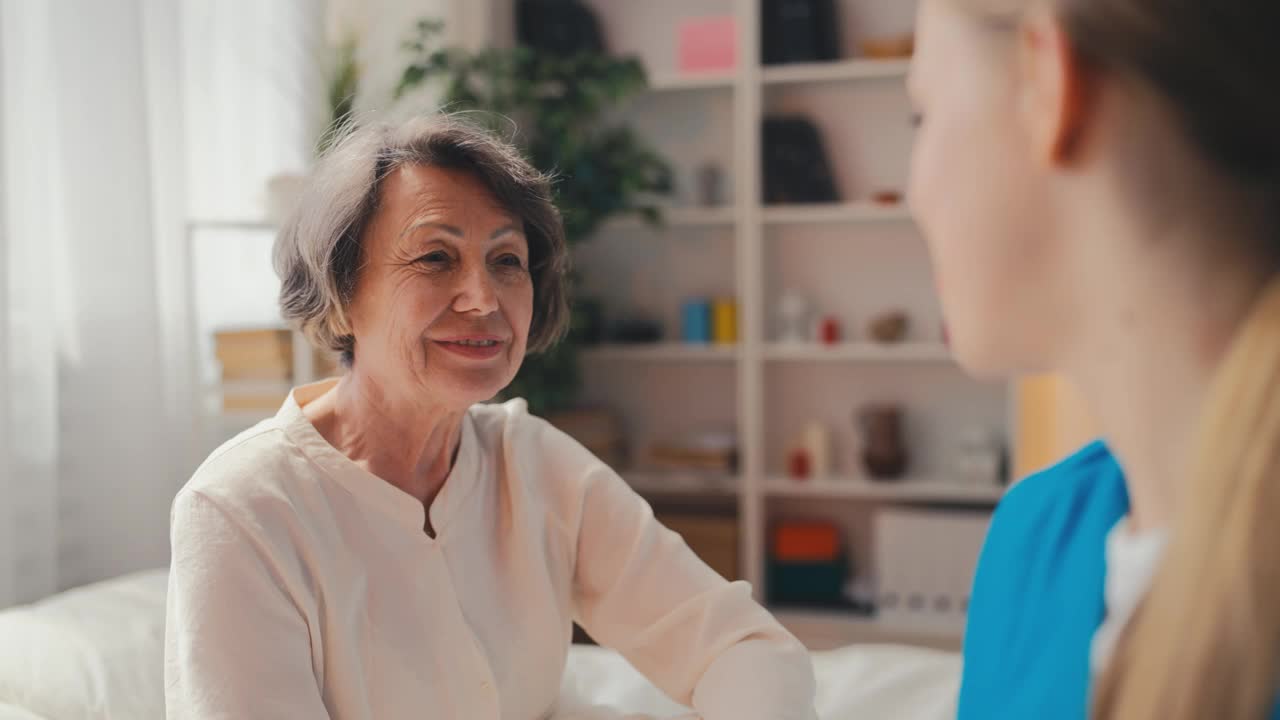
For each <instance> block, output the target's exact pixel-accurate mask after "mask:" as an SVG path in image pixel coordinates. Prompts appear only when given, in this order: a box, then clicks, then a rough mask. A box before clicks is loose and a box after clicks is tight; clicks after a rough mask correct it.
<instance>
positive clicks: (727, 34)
mask: <svg viewBox="0 0 1280 720" xmlns="http://www.w3.org/2000/svg"><path fill="white" fill-rule="evenodd" d="M679 32H680V63H679V67H680V71H681V72H708V71H714V70H732V69H734V68H735V67H737V65H738V23H737V21H736V20H734V18H733V16H732V15H722V16H714V17H701V18H690V19H688V20H685V21H683V22H681V23H680V31H679Z"/></svg>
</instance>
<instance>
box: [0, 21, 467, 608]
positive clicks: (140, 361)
mask: <svg viewBox="0 0 1280 720" xmlns="http://www.w3.org/2000/svg"><path fill="white" fill-rule="evenodd" d="M489 1H490V0H368V2H361V1H359V0H272V1H271V2H261V1H260V0H218V1H217V2H212V1H210V0H0V169H2V172H0V607H4V606H7V605H10V604H13V603H18V602H24V601H29V600H33V599H36V598H39V597H41V596H44V595H47V594H49V593H51V592H55V591H57V590H61V589H64V588H67V587H71V586H75V585H78V584H82V583H85V582H90V581H94V580H97V579H101V578H106V577H110V576H113V575H116V574H120V573H123V572H128V571H131V570H135V569H142V568H147V567H154V566H159V565H164V564H165V563H166V562H167V559H168V539H167V527H168V507H169V503H170V502H171V500H172V498H173V494H174V492H175V491H176V490H177V488H178V487H180V486H181V484H182V483H183V482H185V480H186V479H187V477H188V476H189V475H190V473H191V472H192V470H193V469H194V466H195V464H196V462H197V461H198V460H199V458H200V455H201V454H202V453H203V452H206V451H207V450H208V446H207V438H205V437H202V436H200V435H199V434H197V432H196V429H197V423H196V422H195V418H196V411H197V403H198V402H199V394H198V392H197V387H196V386H195V383H196V381H197V379H198V378H199V376H200V364H201V363H202V362H204V361H205V360H207V358H201V357H199V356H198V354H197V352H196V351H195V348H196V347H198V346H199V344H200V343H199V342H198V341H199V332H200V331H199V329H198V327H197V326H198V325H199V323H198V322H193V318H198V317H199V315H200V314H201V312H202V310H201V308H199V307H196V306H195V303H194V299H195V297H196V294H197V293H196V292H195V288H193V287H191V286H190V280H191V277H190V275H189V274H188V273H187V272H186V270H187V267H188V263H189V260H190V258H191V250H192V242H191V238H192V237H193V236H195V235H196V234H197V232H196V230H197V228H198V225H199V223H200V222H203V221H206V220H210V219H214V220H224V221H225V220H232V221H235V222H252V221H256V220H259V219H260V218H262V216H263V214H264V200H265V198H264V188H265V185H266V182H267V180H268V179H269V178H270V177H272V176H273V175H275V174H278V173H291V172H304V171H305V169H306V166H307V165H308V163H309V162H310V161H311V149H312V145H313V142H314V140H315V133H316V131H317V129H318V128H319V127H320V124H321V123H323V121H324V101H323V89H324V87H323V68H324V63H325V62H326V56H325V51H324V50H323V43H324V42H326V41H330V42H331V41H332V40H333V39H334V36H335V34H337V33H339V32H340V30H339V29H337V28H332V27H329V28H326V17H325V16H326V14H328V19H329V21H330V23H329V24H330V25H332V24H333V21H334V20H335V19H338V20H339V21H340V22H341V23H342V24H345V25H346V26H347V27H354V29H355V30H356V32H357V33H358V34H359V35H360V40H361V41H362V43H363V45H362V47H361V50H360V57H361V59H362V64H363V66H364V72H365V79H366V82H365V84H364V86H363V88H362V93H361V98H360V102H359V103H358V105H359V106H360V107H361V108H362V109H363V110H365V111H372V112H377V111H379V110H382V109H384V108H386V107H387V106H388V105H389V93H390V90H391V88H392V87H394V83H395V81H396V79H397V78H398V76H399V72H400V70H401V68H402V62H403V56H402V55H401V54H400V52H399V50H398V45H399V42H400V41H401V40H402V39H403V38H404V34H405V33H406V32H408V31H409V30H410V29H411V27H412V21H413V20H416V19H417V18H419V17H437V18H441V19H446V20H447V19H448V16H449V15H450V14H451V12H450V11H453V13H454V14H456V15H457V16H458V17H460V18H461V19H460V21H459V23H457V24H456V25H455V26H454V27H452V32H451V33H450V40H451V41H452V42H455V43H459V44H466V45H471V46H475V45H478V44H482V43H483V42H484V38H486V37H487V34H488V33H489V32H490V23H488V21H487V20H485V17H486V14H485V13H483V12H478V10H479V9H480V7H479V6H481V5H484V6H486V7H487V6H488V5H489ZM460 9H462V10H461V11H460ZM268 241H269V240H268ZM245 242H248V240H245ZM196 270H197V272H198V271H199V268H196ZM236 274H237V273H226V274H224V275H222V276H217V275H215V276H214V277H205V278H199V279H198V282H200V283H202V284H205V286H207V284H208V283H213V284H214V285H217V284H218V283H220V282H225V283H226V285H227V287H235V282H236V278H235V277H233V275H236ZM224 294H225V293H224ZM267 294H268V295H269V294H270V293H267ZM214 295H217V293H214ZM215 310H216V309H215Z"/></svg>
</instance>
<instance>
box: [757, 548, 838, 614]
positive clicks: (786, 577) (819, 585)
mask: <svg viewBox="0 0 1280 720" xmlns="http://www.w3.org/2000/svg"><path fill="white" fill-rule="evenodd" d="M848 576H849V566H848V564H847V563H846V561H845V559H844V558H839V559H836V560H824V561H816V562H792V561H787V562H779V561H776V560H771V561H770V562H769V582H768V588H769V602H770V603H796V604H817V605H825V604H842V603H844V602H845V597H844V585H845V580H846V579H847V578H848Z"/></svg>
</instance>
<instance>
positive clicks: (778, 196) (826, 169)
mask: <svg viewBox="0 0 1280 720" xmlns="http://www.w3.org/2000/svg"><path fill="white" fill-rule="evenodd" d="M761 139H762V140H763V142H764V148H763V153H762V160H763V170H764V183H763V187H764V201H765V203H766V204H782V203H828V202H836V201H838V200H839V196H838V194H837V192H836V185H835V180H834V179H833V178H832V176H831V166H830V164H829V163H828V162H827V153H826V150H825V149H824V148H823V145H822V136H821V134H819V132H818V128H817V127H816V126H815V125H814V124H813V122H812V121H811V120H809V119H808V118H806V117H803V116H775V117H766V118H765V120H764V131H763V132H762V133H761Z"/></svg>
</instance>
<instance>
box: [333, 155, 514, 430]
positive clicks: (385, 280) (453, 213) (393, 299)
mask: <svg viewBox="0 0 1280 720" xmlns="http://www.w3.org/2000/svg"><path fill="white" fill-rule="evenodd" d="M362 252H363V258H362V264H361V268H360V271H359V275H358V277H357V280H356V290H355V296H354V298H353V299H352V302H351V307H350V317H351V323H352V329H353V332H354V335H355V341H356V342H355V369H356V370H357V371H358V372H362V373H368V374H370V375H373V376H375V377H377V378H379V379H380V380H381V381H382V382H383V384H384V385H386V386H387V387H389V388H393V389H394V388H397V387H401V388H404V389H405V390H406V391H413V392H419V393H425V394H426V395H428V396H430V397H432V398H433V399H434V400H436V401H438V402H440V403H442V404H444V405H446V406H449V407H452V408H457V409H462V408H466V407H469V406H470V405H472V404H474V403H477V402H482V401H484V400H488V399H489V398H492V397H493V396H494V395H496V394H497V393H498V392H499V391H500V390H502V389H503V388H504V387H506V386H507V384H508V383H510V382H511V380H512V378H514V377H515V374H516V371H517V370H519V368H520V363H521V362H522V361H523V359H524V353H525V347H526V343H527V340H528V336H529V323H530V322H531V319H532V317H533V282H532V278H531V276H530V273H529V245H528V242H527V241H526V239H525V236H524V232H523V230H522V223H521V221H520V219H519V218H516V217H513V216H512V215H511V214H510V213H508V212H507V211H506V210H504V209H503V208H502V207H500V206H499V205H498V203H497V201H496V200H495V199H494V197H493V196H492V195H491V194H490V193H489V191H488V190H487V189H486V188H485V187H484V185H482V184H481V183H480V181H479V180H477V179H476V178H475V177H473V176H472V175H471V174H469V173H467V172H464V171H455V170H444V169H440V168H435V167H427V166H422V165H408V166H403V167H400V168H398V169H397V170H395V171H393V172H392V173H391V174H390V175H389V176H388V177H387V178H386V180H385V181H384V182H383V184H382V188H381V196H380V198H379V207H378V210H377V212H376V213H375V215H374V217H373V219H372V222H371V223H370V225H369V227H368V228H367V229H366V231H365V236H364V238H363V243H362Z"/></svg>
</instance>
